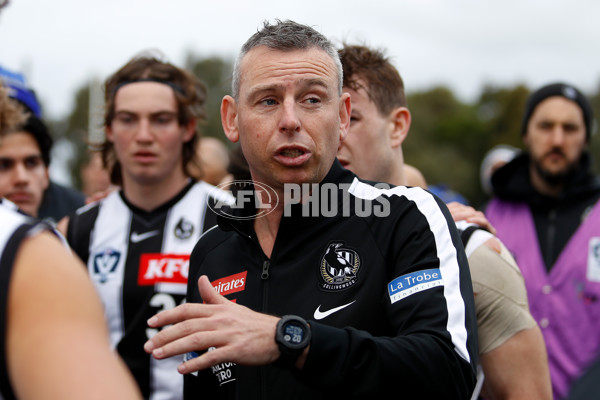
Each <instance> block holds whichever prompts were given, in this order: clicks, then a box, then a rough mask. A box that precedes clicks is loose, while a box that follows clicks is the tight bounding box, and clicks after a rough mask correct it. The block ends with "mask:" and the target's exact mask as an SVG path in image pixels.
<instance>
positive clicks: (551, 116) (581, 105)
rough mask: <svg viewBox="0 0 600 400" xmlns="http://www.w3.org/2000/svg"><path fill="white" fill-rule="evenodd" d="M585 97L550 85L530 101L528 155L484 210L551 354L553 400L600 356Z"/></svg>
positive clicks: (504, 171) (599, 272)
mask: <svg viewBox="0 0 600 400" xmlns="http://www.w3.org/2000/svg"><path fill="white" fill-rule="evenodd" d="M593 121H594V119H593V112H592V108H591V106H590V103H589V101H588V99H586V98H585V96H584V95H583V94H582V93H581V92H580V91H579V90H578V89H576V88H575V87H573V86H571V85H568V84H564V83H554V84H550V85H547V86H544V87H542V88H541V89H539V90H537V91H536V92H534V93H533V94H532V95H531V96H530V97H529V99H528V101H527V103H526V108H525V114H524V119H523V125H522V136H523V143H524V145H525V148H526V151H525V152H523V154H521V155H519V156H517V157H515V158H514V159H513V160H512V161H511V162H509V163H508V164H506V165H504V166H503V167H501V168H500V169H498V170H497V171H496V172H495V173H494V175H493V176H492V187H493V190H494V195H495V197H494V198H493V199H492V200H491V202H490V203H489V205H488V207H487V209H486V215H487V218H488V220H489V221H490V222H491V223H492V225H494V226H495V227H496V230H497V235H498V237H499V238H500V239H501V240H502V241H503V242H504V243H505V244H506V246H507V247H508V248H509V249H510V250H511V251H512V253H513V254H514V255H515V258H516V260H517V263H518V264H519V267H520V268H521V272H522V274H523V277H524V279H525V284H526V287H527V293H528V298H529V306H530V310H531V313H532V315H533V316H534V318H535V319H536V320H537V322H538V324H539V326H540V327H541V329H542V333H543V335H544V339H545V341H546V346H547V350H548V358H549V360H548V361H549V366H550V375H551V379H552V386H553V392H554V397H555V398H564V397H565V396H566V395H567V393H568V390H569V387H570V385H571V383H572V382H573V380H574V379H576V378H577V377H578V376H579V375H581V373H582V371H583V370H584V369H585V368H586V366H588V364H589V363H590V362H591V361H592V360H594V358H595V357H596V356H597V355H598V354H599V352H600V335H598V332H600V318H598V317H599V316H600V301H599V300H600V224H599V223H598V221H599V220H600V205H599V204H598V199H599V198H600V180H599V179H598V178H597V177H596V176H594V175H593V173H592V170H591V161H590V155H589V153H588V145H589V141H590V137H591V134H592V130H593Z"/></svg>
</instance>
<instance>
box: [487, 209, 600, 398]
mask: <svg viewBox="0 0 600 400" xmlns="http://www.w3.org/2000/svg"><path fill="white" fill-rule="evenodd" d="M486 216H487V218H488V220H489V221H490V222H491V223H492V225H494V227H495V228H496V230H497V235H498V237H499V238H500V239H501V240H502V241H503V242H504V244H505V245H506V247H508V249H509V250H510V251H511V252H512V253H513V255H514V256H515V259H516V261H517V264H518V265H519V268H521V272H522V274H523V278H524V279H525V285H526V287H527V296H528V298H529V307H530V309H531V314H532V315H533V317H534V318H535V319H536V321H537V322H538V324H539V326H540V328H541V330H542V333H543V335H544V339H545V341H546V348H547V350H548V360H549V366H550V376H551V379H552V390H553V392H554V398H555V399H561V398H564V397H565V396H566V395H567V394H568V390H569V387H570V386H571V383H572V382H573V381H574V380H575V379H576V378H577V377H579V376H580V375H581V373H582V372H583V370H584V369H585V368H586V367H587V366H588V365H589V364H590V363H591V362H592V361H593V360H594V359H595V357H597V356H598V355H600V354H599V353H600V203H597V204H596V205H595V206H594V208H593V209H592V211H591V213H590V214H589V215H588V217H587V218H586V219H585V221H583V223H582V224H581V225H580V226H579V228H578V229H577V231H576V232H575V233H574V234H573V236H572V237H571V238H570V240H569V242H568V243H567V244H566V246H565V248H564V249H563V251H562V253H561V254H560V256H559V257H558V259H557V260H556V263H555V264H554V266H553V267H552V269H551V270H550V273H548V272H547V271H546V268H545V266H544V261H543V258H542V254H541V252H540V246H539V243H538V238H537V234H536V230H535V225H534V221H533V217H532V215H531V211H530V210H529V206H528V205H527V204H526V203H514V202H506V201H502V200H499V199H493V200H492V201H491V202H490V204H489V205H488V207H487V209H486ZM557 229H560V226H559V227H557Z"/></svg>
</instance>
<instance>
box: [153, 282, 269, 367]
mask: <svg viewBox="0 0 600 400" xmlns="http://www.w3.org/2000/svg"><path fill="white" fill-rule="evenodd" d="M198 290H199V291H200V296H202V299H203V300H204V303H203V304H198V303H187V304H182V305H180V306H178V307H175V308H173V309H170V310H166V311H162V312H160V313H158V314H156V315H155V316H153V317H152V318H150V319H149V320H148V326H150V327H151V328H160V327H165V328H164V329H163V330H162V331H160V332H159V333H157V334H156V335H155V336H154V337H152V339H150V340H148V341H147V342H146V344H145V345H144V350H145V351H146V352H147V353H150V354H152V356H153V357H154V358H156V359H159V360H160V359H163V358H167V357H171V356H174V355H178V354H185V353H187V352H190V351H195V352H198V353H201V352H203V351H204V350H206V349H208V348H210V347H214V348H215V349H214V350H212V351H207V352H204V353H202V354H201V355H200V356H199V357H196V358H193V359H191V360H189V361H187V362H185V363H183V364H181V365H180V366H179V367H178V371H179V372H180V373H182V374H187V373H190V372H194V371H198V370H203V369H206V368H209V367H212V366H214V365H217V364H220V363H223V362H235V363H237V364H240V365H252V366H258V365H265V364H270V363H272V362H273V361H275V360H276V359H277V358H278V357H279V354H280V353H279V348H278V347H277V344H276V343H275V327H276V325H277V322H278V321H279V318H277V317H274V316H271V315H266V314H261V313H258V312H255V311H252V310H250V309H249V308H247V307H244V306H241V305H239V304H235V303H233V302H231V301H229V300H227V299H226V298H225V297H223V296H221V295H220V294H218V293H217V292H216V291H215V289H214V288H213V287H212V285H211V284H210V282H209V280H208V278H207V277H206V276H201V277H200V279H199V280H198ZM171 324H173V325H172V326H169V327H167V325H171Z"/></svg>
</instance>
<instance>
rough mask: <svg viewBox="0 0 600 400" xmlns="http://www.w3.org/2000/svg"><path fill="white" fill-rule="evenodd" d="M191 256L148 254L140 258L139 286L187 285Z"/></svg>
mask: <svg viewBox="0 0 600 400" xmlns="http://www.w3.org/2000/svg"><path fill="white" fill-rule="evenodd" d="M189 267H190V256H189V254H162V253H146V254H142V256H141V257H140V269H139V275H138V284H139V285H140V286H149V285H155V284H157V283H184V284H185V283H187V278H188V271H189Z"/></svg>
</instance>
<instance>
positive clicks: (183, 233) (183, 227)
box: [175, 218, 194, 240]
mask: <svg viewBox="0 0 600 400" xmlns="http://www.w3.org/2000/svg"><path fill="white" fill-rule="evenodd" d="M193 233H194V224H193V223H191V222H190V221H186V220H185V219H183V218H181V219H180V220H179V222H178V223H177V225H176V226H175V237H176V238H177V239H181V240H185V239H189V238H191V237H192V234H193Z"/></svg>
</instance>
